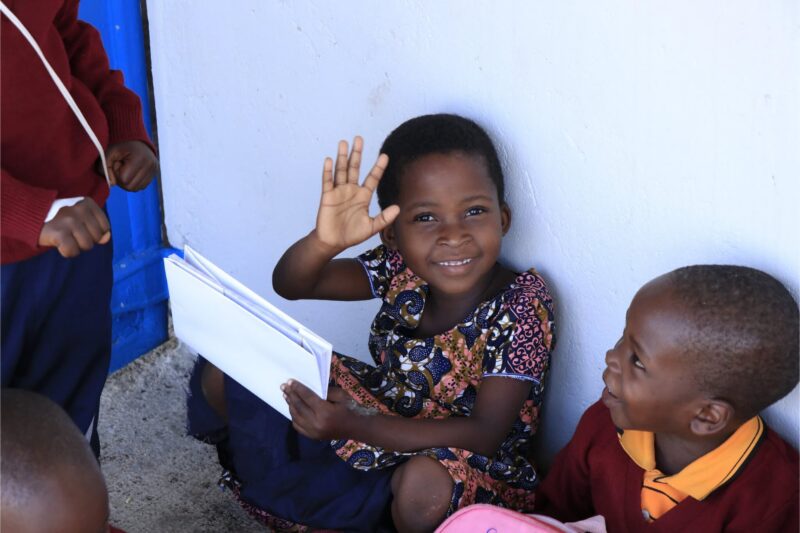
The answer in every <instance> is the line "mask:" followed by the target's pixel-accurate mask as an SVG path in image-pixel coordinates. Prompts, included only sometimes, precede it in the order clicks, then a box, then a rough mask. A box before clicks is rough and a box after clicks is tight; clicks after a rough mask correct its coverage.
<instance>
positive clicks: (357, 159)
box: [347, 135, 364, 185]
mask: <svg viewBox="0 0 800 533" xmlns="http://www.w3.org/2000/svg"><path fill="white" fill-rule="evenodd" d="M363 149H364V139H362V138H361V136H359V135H356V138H355V139H353V151H352V152H350V161H349V164H348V166H347V182H348V183H355V184H356V185H358V171H359V170H360V169H361V151H362V150H363Z"/></svg>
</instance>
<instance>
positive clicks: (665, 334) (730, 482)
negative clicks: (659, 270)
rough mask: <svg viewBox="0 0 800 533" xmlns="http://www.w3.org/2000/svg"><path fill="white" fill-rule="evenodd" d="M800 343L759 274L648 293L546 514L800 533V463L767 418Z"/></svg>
mask: <svg viewBox="0 0 800 533" xmlns="http://www.w3.org/2000/svg"><path fill="white" fill-rule="evenodd" d="M799 335H800V333H799V332H798V307H797V303H796V302H795V301H794V299H793V298H792V296H791V295H790V294H789V292H788V291H787V290H786V288H785V287H784V286H783V285H781V283H780V282H778V281H777V280H775V279H774V278H772V277H771V276H769V275H767V274H765V273H763V272H761V271H758V270H755V269H751V268H746V267H738V266H719V265H701V266H691V267H685V268H680V269H678V270H675V271H673V272H670V273H669V274H666V275H664V276H661V277H659V278H656V279H655V280H653V281H651V282H649V283H648V284H646V285H645V286H644V287H642V289H641V290H639V292H638V293H637V294H636V296H635V297H634V299H633V302H631V305H630V307H629V309H628V313H627V319H626V326H625V330H624V331H623V334H622V337H621V338H620V340H619V341H618V342H617V344H616V345H615V346H614V347H613V348H612V349H611V350H609V351H608V353H607V354H606V370H605V372H604V373H603V381H604V382H605V385H606V388H605V389H604V390H603V395H602V400H601V401H599V402H597V403H596V404H594V405H593V406H591V407H590V408H589V409H588V410H587V411H586V413H584V415H583V417H582V418H581V421H580V423H579V424H578V428H577V429H576V431H575V435H574V436H573V437H572V440H571V441H570V442H569V443H568V444H567V446H566V447H565V448H564V449H563V450H562V451H561V452H559V454H558V455H557V457H556V459H555V462H554V464H553V467H552V469H551V470H550V472H549V473H548V475H547V476H546V477H545V479H544V481H543V482H542V484H541V485H540V486H539V489H538V492H537V500H536V505H537V507H536V510H537V512H539V513H543V514H547V515H550V516H553V517H555V518H558V519H560V520H563V521H573V520H579V519H582V518H586V517H590V516H592V515H596V514H600V515H602V516H603V517H604V518H605V520H606V524H607V527H608V531H627V532H635V531H648V532H658V531H664V532H675V531H681V532H692V531H697V532H710V531H742V532H745V531H748V532H749V531H765V532H772V531H775V532H790V531H797V530H798V512H799V511H800V510H799V509H798V497H799V494H798V479H800V471H798V454H797V452H796V451H795V450H794V449H793V448H792V447H791V446H789V445H788V444H787V443H786V442H784V441H783V440H782V439H781V438H780V437H779V436H778V435H777V434H775V433H774V432H773V431H772V430H770V429H769V428H767V427H766V426H765V425H764V422H763V420H762V419H761V417H759V416H758V413H759V412H760V411H761V410H763V409H765V408H766V407H767V406H769V405H770V404H772V403H774V402H776V401H777V400H779V399H780V398H782V397H783V396H785V395H786V394H787V393H789V392H790V391H791V390H792V389H793V388H794V387H795V385H796V384H797V382H798V336H799Z"/></svg>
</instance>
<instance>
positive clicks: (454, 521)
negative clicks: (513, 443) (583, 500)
mask: <svg viewBox="0 0 800 533" xmlns="http://www.w3.org/2000/svg"><path fill="white" fill-rule="evenodd" d="M583 531H590V532H600V531H605V521H604V520H603V518H602V517H601V516H596V517H592V518H590V519H588V520H584V521H583V522H580V523H574V524H564V523H562V522H559V521H558V520H555V519H553V518H550V517H548V516H543V515H529V514H523V513H518V512H516V511H510V510H508V509H503V508H502V507H496V506H494V505H487V504H483V503H478V504H475V505H470V506H469V507H465V508H463V509H461V510H460V511H457V512H455V513H454V514H453V515H452V516H450V518H448V519H447V520H445V521H444V522H443V523H442V525H440V526H439V528H438V529H437V530H436V533H484V532H485V533H576V532H583Z"/></svg>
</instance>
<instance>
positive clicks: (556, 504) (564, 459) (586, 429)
mask: <svg viewBox="0 0 800 533" xmlns="http://www.w3.org/2000/svg"><path fill="white" fill-rule="evenodd" d="M602 407H603V406H602V404H599V403H596V404H594V405H593V406H591V407H590V408H589V409H587V410H586V412H585V413H584V414H583V416H582V417H581V420H580V422H578V427H577V428H576V429H575V434H574V435H573V436H572V439H570V441H569V442H568V443H567V445H566V446H565V447H564V448H563V449H562V450H561V451H560V452H558V454H557V455H556V457H555V460H554V461H553V465H552V466H551V468H550V471H549V472H548V473H547V475H546V476H545V478H544V481H542V483H541V484H539V487H538V489H537V491H536V507H535V510H536V512H537V513H541V514H544V515H548V516H552V517H553V518H556V519H558V520H561V521H563V522H572V521H577V520H583V519H584V518H589V517H591V516H594V515H595V514H597V513H596V512H595V509H594V506H593V504H592V490H591V471H590V463H589V452H590V450H591V443H592V439H593V436H594V435H596V434H597V432H598V431H599V430H600V426H601V424H602V421H603V420H602V417H600V416H598V415H602V414H603V412H602Z"/></svg>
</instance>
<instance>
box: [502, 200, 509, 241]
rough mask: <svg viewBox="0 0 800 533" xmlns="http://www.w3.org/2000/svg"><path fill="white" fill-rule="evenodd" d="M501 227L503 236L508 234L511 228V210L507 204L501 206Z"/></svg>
mask: <svg viewBox="0 0 800 533" xmlns="http://www.w3.org/2000/svg"><path fill="white" fill-rule="evenodd" d="M500 227H501V228H502V229H503V235H505V234H506V233H508V229H509V228H510V227H511V208H510V207H508V204H506V203H505V202H503V203H502V204H500Z"/></svg>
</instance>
